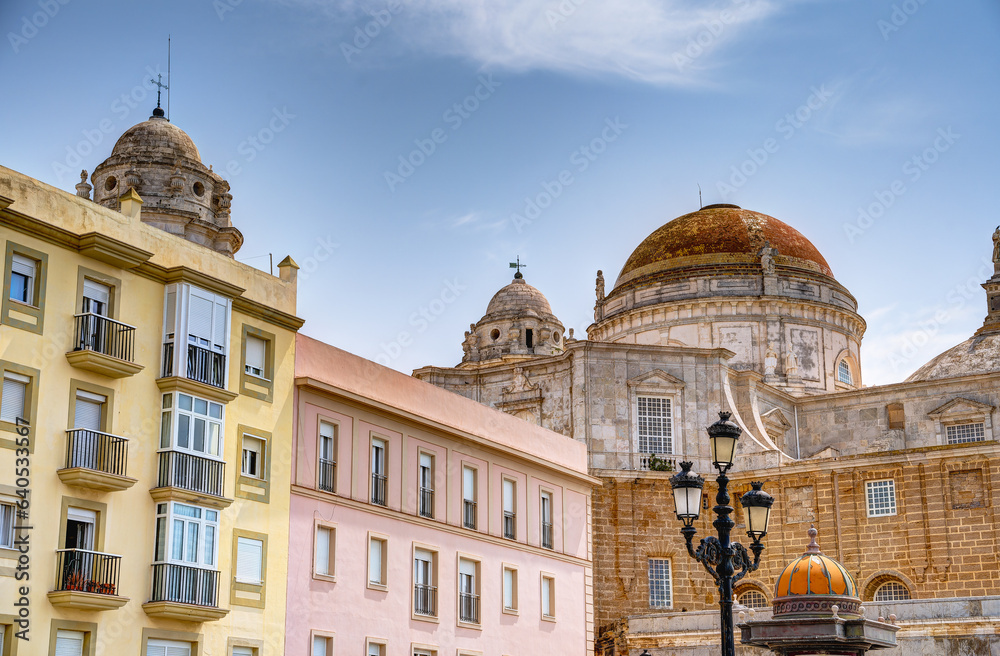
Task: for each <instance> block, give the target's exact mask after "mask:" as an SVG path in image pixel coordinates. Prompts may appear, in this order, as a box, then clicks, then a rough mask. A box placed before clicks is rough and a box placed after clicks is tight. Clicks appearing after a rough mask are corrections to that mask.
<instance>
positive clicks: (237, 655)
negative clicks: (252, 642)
mask: <svg viewBox="0 0 1000 656" xmlns="http://www.w3.org/2000/svg"><path fill="white" fill-rule="evenodd" d="M232 656H254V653H253V647H233V654H232Z"/></svg>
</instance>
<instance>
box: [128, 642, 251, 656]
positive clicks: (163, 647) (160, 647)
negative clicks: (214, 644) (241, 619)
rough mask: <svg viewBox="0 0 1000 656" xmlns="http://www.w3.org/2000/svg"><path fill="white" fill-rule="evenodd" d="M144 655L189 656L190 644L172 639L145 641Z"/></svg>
mask: <svg viewBox="0 0 1000 656" xmlns="http://www.w3.org/2000/svg"><path fill="white" fill-rule="evenodd" d="M233 653H234V654H236V653H237V652H236V651H233ZM146 656H191V644H190V643H187V642H176V641H173V640H150V641H149V642H147V643H146Z"/></svg>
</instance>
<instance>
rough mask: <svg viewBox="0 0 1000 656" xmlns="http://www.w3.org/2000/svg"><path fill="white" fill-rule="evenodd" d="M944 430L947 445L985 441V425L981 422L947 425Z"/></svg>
mask: <svg viewBox="0 0 1000 656" xmlns="http://www.w3.org/2000/svg"><path fill="white" fill-rule="evenodd" d="M944 430H945V437H946V439H947V442H948V444H965V443H967V442H982V441H983V440H985V439H986V425H985V424H984V422H981V421H980V422H966V423H962V424H948V425H946V426H945V427H944Z"/></svg>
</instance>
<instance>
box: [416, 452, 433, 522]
mask: <svg viewBox="0 0 1000 656" xmlns="http://www.w3.org/2000/svg"><path fill="white" fill-rule="evenodd" d="M417 478H418V482H419V485H420V489H418V490H417V495H418V496H417V499H418V502H417V512H418V513H419V514H420V516H421V517H434V456H433V455H431V454H429V453H421V454H420V471H419V472H418V475H417Z"/></svg>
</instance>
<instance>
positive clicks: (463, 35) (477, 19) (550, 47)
mask: <svg viewBox="0 0 1000 656" xmlns="http://www.w3.org/2000/svg"><path fill="white" fill-rule="evenodd" d="M282 1H284V2H286V3H292V4H300V5H307V6H311V7H313V8H315V9H317V10H319V11H320V12H322V14H323V15H324V16H326V17H327V18H328V19H329V20H332V21H336V22H339V23H343V24H344V25H345V26H346V27H347V28H348V29H347V30H346V31H345V32H343V33H342V34H344V35H346V34H348V33H349V32H350V31H351V30H353V29H354V27H355V26H357V24H358V22H359V21H366V20H368V19H369V18H370V16H371V15H372V14H373V12H379V11H381V10H382V9H384V8H385V7H386V5H385V4H384V3H383V2H382V0H371V1H364V2H361V1H359V0H282ZM778 2H780V0H713V1H710V2H700V3H699V2H690V1H683V0H615V1H614V2H605V1H602V0H401V8H400V9H399V10H398V11H397V12H395V13H394V14H393V17H392V20H391V23H390V24H389V25H387V26H386V28H385V31H386V32H388V31H391V32H392V36H391V37H386V36H384V35H383V36H380V37H379V41H380V44H379V45H380V47H379V48H378V50H380V51H382V52H383V53H384V52H392V51H394V54H399V53H400V52H401V51H406V52H418V53H423V54H427V55H431V56H446V57H458V58H463V59H468V60H471V61H474V62H476V63H478V64H480V65H484V66H492V67H502V68H506V69H510V70H516V71H526V70H550V71H557V72H569V73H576V74H611V75H619V76H624V77H627V78H632V79H635V80H639V81H643V82H647V83H653V84H675V85H692V84H695V83H698V84H704V83H705V78H704V75H703V74H704V72H705V71H706V70H710V69H711V68H712V67H713V61H714V60H715V59H716V57H717V56H718V55H719V54H721V51H722V50H723V49H724V47H725V46H726V45H727V44H728V43H730V42H733V41H735V40H736V39H737V38H738V36H739V35H740V34H741V33H742V32H744V31H745V30H746V29H748V28H749V27H751V26H754V25H759V24H760V23H761V22H762V21H763V20H764V19H765V18H767V17H769V16H771V15H772V14H774V13H775V12H776V10H777V4H778ZM383 46H385V47H383ZM372 55H374V53H371V52H366V57H369V56H372Z"/></svg>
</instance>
